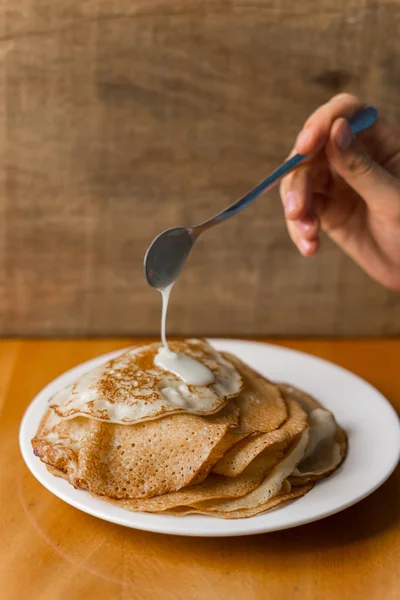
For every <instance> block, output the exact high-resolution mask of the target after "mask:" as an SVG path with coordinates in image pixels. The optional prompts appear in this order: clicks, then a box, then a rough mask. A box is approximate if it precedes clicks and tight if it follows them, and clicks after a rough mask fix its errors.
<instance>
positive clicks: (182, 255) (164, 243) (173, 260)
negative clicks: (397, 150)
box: [144, 106, 378, 290]
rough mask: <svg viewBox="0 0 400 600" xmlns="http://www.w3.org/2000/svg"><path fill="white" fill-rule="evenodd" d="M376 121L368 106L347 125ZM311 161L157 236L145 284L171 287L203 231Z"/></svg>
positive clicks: (289, 164)
mask: <svg viewBox="0 0 400 600" xmlns="http://www.w3.org/2000/svg"><path fill="white" fill-rule="evenodd" d="M377 118H378V111H377V110H376V108H375V107H373V106H367V107H366V108H364V109H362V110H361V111H359V112H358V113H356V114H355V115H354V116H353V117H351V118H350V119H349V125H350V127H351V128H352V130H353V133H359V132H360V131H362V130H363V129H367V128H368V127H370V126H371V125H373V124H374V123H375V121H376V120H377ZM310 158H312V157H311V156H305V155H302V154H296V155H295V156H292V157H291V158H289V159H288V160H287V161H286V162H284V163H283V164H282V165H281V166H280V167H278V169H276V170H275V171H274V172H273V173H271V175H269V176H268V177H267V178H266V179H264V181H262V182H261V183H259V184H258V185H257V186H256V187H255V188H253V189H252V190H251V191H250V192H248V193H247V194H246V195H245V196H243V198H240V200H238V201H237V202H235V203H234V204H232V205H231V206H229V207H228V208H227V209H225V210H223V211H222V212H220V213H218V214H217V215H215V216H214V217H212V218H211V219H208V220H207V221H205V222H204V223H201V224H200V225H196V226H195V227H174V228H173V229H167V230H166V231H163V232H162V233H160V235H158V236H157V237H156V238H155V239H154V240H153V242H152V243H151V244H150V246H149V248H148V250H147V252H146V255H145V258H144V271H145V276H146V279H147V281H148V283H149V284H150V285H151V286H152V287H154V288H156V289H158V290H163V289H165V288H166V287H168V286H169V285H172V284H173V283H174V282H175V281H176V279H177V277H178V275H179V274H180V272H181V271H182V269H183V266H184V264H185V262H186V259H187V257H188V256H189V253H190V251H191V249H192V247H193V244H194V243H195V241H196V240H197V238H198V237H199V235H201V234H202V233H203V231H206V230H207V229H210V228H211V227H214V226H215V225H218V224H219V223H221V222H222V221H225V220H226V219H229V217H232V216H233V215H236V214H237V213H238V212H240V211H241V210H243V209H244V208H245V207H246V206H248V205H249V204H250V203H251V202H253V200H255V199H256V198H258V197H259V196H260V195H261V194H262V193H263V192H265V191H267V190H269V189H271V188H272V187H274V186H275V185H276V184H277V183H278V182H279V180H280V179H281V178H282V177H284V176H285V175H287V174H288V173H290V172H291V171H293V170H294V169H295V168H296V167H298V166H299V165H300V164H301V163H303V162H305V161H306V160H309V159H310Z"/></svg>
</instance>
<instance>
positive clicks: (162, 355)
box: [154, 283, 214, 385]
mask: <svg viewBox="0 0 400 600" xmlns="http://www.w3.org/2000/svg"><path fill="white" fill-rule="evenodd" d="M173 285H174V284H173V283H172V284H171V285H169V286H168V287H166V288H164V289H162V290H160V292H161V296H162V311H161V341H162V346H161V348H159V350H158V352H157V354H156V356H155V358H154V364H155V365H156V366H157V367H159V368H160V369H163V370H164V371H169V372H170V373H173V374H174V375H176V376H177V377H179V378H180V379H182V381H184V382H185V383H186V384H187V385H210V383H213V381H214V373H213V372H212V371H210V369H208V368H207V367H205V366H204V365H203V364H202V363H201V362H199V361H198V360H195V359H194V358H192V357H191V356H187V355H186V354H182V353H181V352H179V353H178V352H172V351H171V350H170V349H169V347H168V342H167V336H166V321H167V310H168V301H169V297H170V294H171V290H172V286H173Z"/></svg>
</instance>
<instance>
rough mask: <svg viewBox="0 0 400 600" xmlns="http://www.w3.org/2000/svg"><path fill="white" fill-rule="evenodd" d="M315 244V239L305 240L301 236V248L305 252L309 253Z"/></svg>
mask: <svg viewBox="0 0 400 600" xmlns="http://www.w3.org/2000/svg"><path fill="white" fill-rule="evenodd" d="M313 246H314V241H312V240H305V239H304V238H301V239H300V240H299V248H300V251H301V252H302V253H303V254H307V253H308V252H309V251H310V250H311V248H313Z"/></svg>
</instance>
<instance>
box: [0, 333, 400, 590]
mask: <svg viewBox="0 0 400 600" xmlns="http://www.w3.org/2000/svg"><path fill="white" fill-rule="evenodd" d="M129 343H130V341H129V340H91V341H75V340H70V341H31V340H26V341H19V340H11V341H6V340H5V341H0V457H1V458H0V511H1V518H0V528H1V536H0V539H1V544H0V598H1V599H2V600H21V599H24V600H31V599H34V600H42V599H43V600H59V599H65V600H80V599H85V600H86V599H91V598H96V599H99V600H102V599H103V598H104V599H106V598H107V599H108V600H114V599H118V600H127V599H130V598H132V599H134V600H158V599H160V600H214V599H215V600H217V599H218V600H221V599H222V600H224V599H225V598H229V600H236V599H237V600H242V599H246V600H258V599H260V600H264V599H265V600H290V599H291V598H294V599H295V600H303V599H307V600H309V599H310V600H313V599H319V598H323V599H324V600H333V599H335V600H336V599H340V600H347V599H349V600H350V599H351V600H358V599H360V600H361V599H362V600H374V599H375V598H376V599H377V600H378V599H379V600H381V599H384V600H395V599H398V598H399V594H400V569H399V557H400V501H399V500H400V495H399V492H400V489H399V488H400V471H399V468H398V469H397V471H396V473H395V474H394V475H393V476H392V477H391V478H390V479H389V480H388V481H387V482H386V483H385V484H384V485H383V486H382V487H381V488H380V489H379V490H378V491H376V492H375V493H374V494H372V495H371V496H370V497H369V498H367V499H365V500H363V501H362V502H360V503H359V504H357V505H356V506H353V507H352V508H349V509H348V510H346V511H344V512H342V513H340V514H338V515H335V516H332V517H329V518H327V519H325V520H322V521H320V522H317V523H313V524H310V525H305V526H302V527H299V528H296V529H292V530H287V531H283V532H276V533H268V534H265V535H259V536H251V537H247V538H246V537H245V538H225V539H223V538H221V539H201V538H200V539H196V538H183V537H182V538H180V537H173V536H164V535H159V534H153V533H146V532H142V531H135V530H131V529H127V528H123V527H119V526H117V525H113V524H110V523H106V522H103V521H100V520H98V519H95V518H94V517H91V516H89V515H86V514H84V513H81V512H79V511H78V510H76V509H75V508H72V507H71V506H69V505H67V504H65V503H64V502H62V501H61V500H59V499H58V498H56V497H54V496H53V495H52V494H51V493H50V492H48V491H47V490H46V489H45V488H43V487H42V486H41V485H40V484H39V483H38V482H37V481H36V480H35V479H34V477H33V476H32V475H31V474H30V472H29V471H28V469H27V468H26V466H25V464H24V463H23V460H22V458H21V455H20V452H19V448H18V428H19V424H20V421H21V418H22V415H23V413H24V411H25V409H26V407H27V406H28V404H29V402H30V401H31V399H32V398H33V396H34V395H35V394H36V393H37V392H38V391H39V390H40V389H41V388H42V387H43V386H44V385H45V384H46V383H48V382H49V381H50V380H51V379H53V378H54V377H56V376H57V375H59V374H60V373H61V372H62V371H64V370H65V369H68V368H70V367H72V366H74V365H76V364H78V363H79V362H81V361H83V360H86V359H89V358H92V357H94V356H96V355H98V354H101V353H104V352H107V351H111V350H115V349H117V348H122V347H124V346H126V345H128V344H129ZM276 343H279V344H282V345H285V346H290V347H292V348H297V349H300V350H304V351H306V352H310V353H311V354H315V355H318V356H321V357H323V358H326V359H328V360H332V361H334V362H336V363H338V364H341V365H343V366H344V367H347V368H348V369H351V370H352V371H354V372H355V373H357V374H358V375H361V376H362V377H364V378H365V379H367V380H368V381H369V382H370V383H372V384H373V385H375V386H376V387H377V388H378V389H379V390H381V391H382V392H383V393H384V394H385V395H386V396H387V397H388V398H389V399H390V400H391V402H392V403H393V405H394V406H395V407H396V408H397V410H398V411H399V410H400V381H399V374H398V373H399V370H398V358H399V356H400V339H391V340H363V341H362V340H358V341H346V340H344V341H330V340H318V341H307V340H306V341H295V340H284V341H283V340H279V341H276ZM396 358H397V360H396Z"/></svg>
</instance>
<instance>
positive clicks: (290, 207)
mask: <svg viewBox="0 0 400 600" xmlns="http://www.w3.org/2000/svg"><path fill="white" fill-rule="evenodd" d="M298 206H299V201H298V198H297V193H296V192H294V191H293V190H290V191H289V192H288V193H287V194H286V201H285V215H286V216H287V217H290V216H291V215H292V214H293V213H294V212H295V211H296V210H297V208H298Z"/></svg>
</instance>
